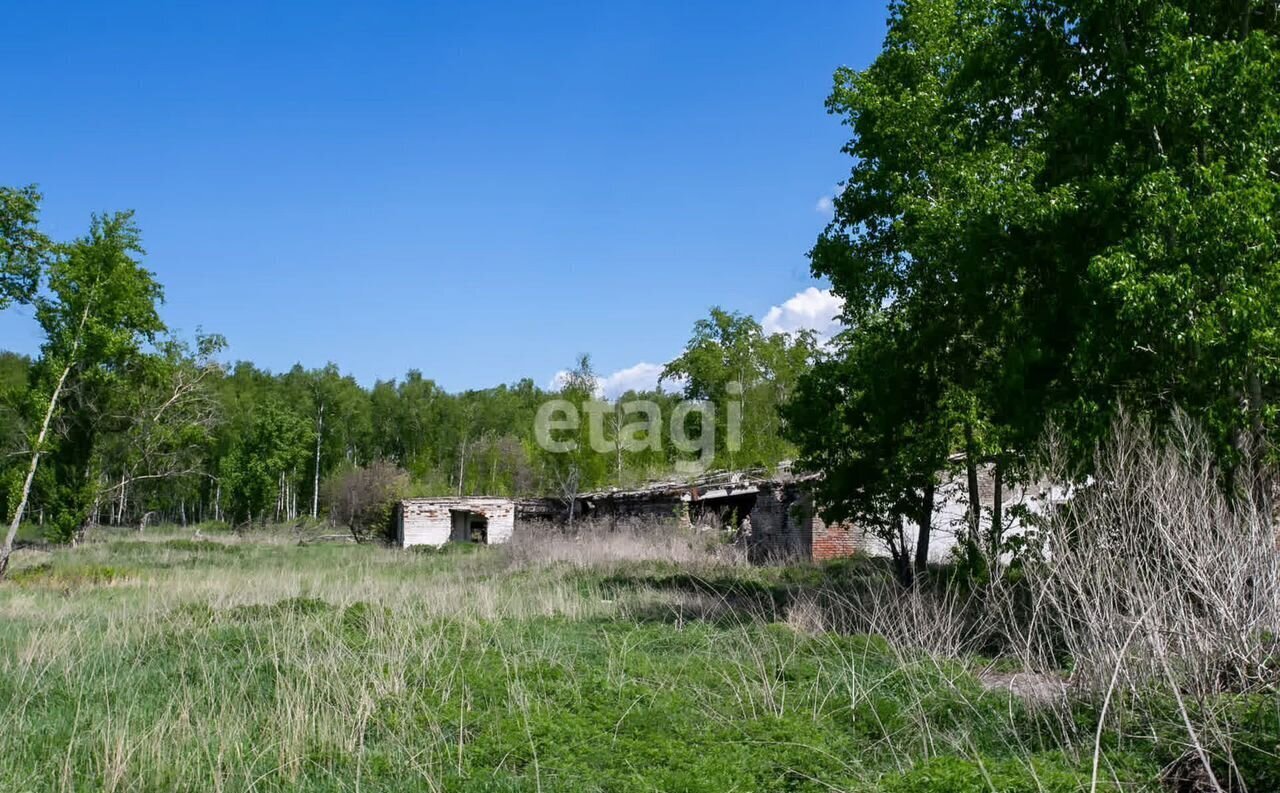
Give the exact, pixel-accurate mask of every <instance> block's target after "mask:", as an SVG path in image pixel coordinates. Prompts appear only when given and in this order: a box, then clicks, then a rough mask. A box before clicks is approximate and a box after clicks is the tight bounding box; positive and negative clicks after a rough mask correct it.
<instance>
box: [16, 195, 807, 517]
mask: <svg viewBox="0 0 1280 793" xmlns="http://www.w3.org/2000/svg"><path fill="white" fill-rule="evenodd" d="M0 201H2V202H3V204H0V207H2V209H0V211H3V213H4V219H5V229H6V234H7V240H8V241H7V243H6V244H7V245H8V247H7V248H6V250H5V252H4V254H3V255H4V260H5V262H6V263H7V265H8V266H7V272H9V273H11V274H12V275H13V277H11V278H9V279H8V280H7V281H6V284H5V285H6V288H7V290H8V291H7V294H8V298H7V300H8V301H13V300H21V301H23V302H30V303H33V304H34V306H35V314H36V318H37V321H38V322H39V324H40V326H41V328H42V329H43V330H44V332H45V334H46V337H47V341H46V343H45V345H44V347H43V348H42V350H41V354H40V356H39V357H38V358H37V359H35V360H31V359H29V358H27V357H24V356H22V355H18V354H15V353H11V352H10V353H0V444H2V446H0V449H2V451H3V457H0V513H3V514H4V515H6V516H8V517H9V518H10V519H12V517H13V515H14V513H15V512H16V511H17V510H18V508H19V504H20V502H21V501H22V499H23V494H24V492H26V496H27V497H26V503H25V504H23V505H22V511H23V512H24V516H25V519H26V521H27V522H29V523H34V524H36V525H37V526H39V527H40V528H41V530H42V531H43V533H44V534H45V535H47V536H48V537H50V538H53V539H62V540H65V539H68V538H72V537H74V536H76V535H77V534H78V533H80V532H81V531H83V529H84V528H85V527H86V526H88V525H92V524H102V525H130V526H142V525H144V524H146V523H147V522H162V521H163V522H175V523H181V524H187V523H192V522H200V521H210V520H214V521H223V522H226V523H230V524H232V525H243V524H247V523H253V522H258V523H261V522H278V521H290V520H296V519H299V518H308V517H309V518H325V517H326V516H328V515H329V514H330V507H331V506H332V505H333V504H334V503H335V502H336V501H337V500H338V492H339V491H340V490H342V489H344V487H350V482H351V479H350V477H352V476H357V477H358V476H359V475H360V472H362V471H366V470H369V469H370V468H371V467H375V468H376V470H378V471H381V472H393V473H394V477H393V478H394V481H395V483H396V484H395V486H396V487H397V488H398V489H399V490H400V491H402V492H403V493H404V494H405V495H437V494H458V495H476V494H485V495H502V496H529V495H553V496H561V497H567V496H572V495H574V494H576V493H578V492H585V491H588V490H591V489H596V488H603V487H613V486H628V485H635V484H638V483H641V482H643V481H646V480H649V479H653V478H657V477H663V476H670V475H673V473H674V471H675V463H676V462H677V461H678V460H679V459H680V457H681V455H682V454H683V452H682V451H681V450H680V449H679V448H677V446H675V445H673V444H672V443H670V442H669V440H668V439H667V437H666V434H665V433H664V432H663V428H662V427H661V426H658V425H653V426H649V427H647V429H646V430H645V431H643V432H641V433H639V435H640V437H639V438H638V440H639V441H640V442H638V443H631V444H616V448H614V449H613V450H612V451H606V452H601V451H600V450H598V449H593V448H592V446H591V443H590V439H589V438H588V430H589V426H588V422H586V421H582V422H581V424H580V429H579V431H578V432H579V435H580V440H581V443H580V445H579V448H578V449H577V450H576V451H575V452H574V453H572V454H563V453H549V452H547V451H545V450H544V449H543V448H541V447H540V446H539V445H538V444H537V443H536V442H535V426H534V425H535V416H536V414H537V411H538V409H539V406H541V405H543V404H544V403H546V402H547V401H548V400H551V399H557V398H563V399H566V400H568V401H569V402H570V403H572V404H574V405H575V406H584V405H587V404H589V403H594V407H595V409H596V410H597V411H598V412H599V413H601V414H603V416H604V418H605V420H604V421H602V422H601V423H602V425H603V427H602V429H603V431H604V434H605V440H606V441H613V440H616V439H617V438H618V437H619V433H621V432H623V431H624V430H626V428H627V426H628V424H630V422H631V419H630V418H628V416H629V414H628V413H627V412H626V406H627V405H628V404H630V403H633V402H634V401H636V400H645V401H648V402H651V403H653V404H654V405H656V406H657V408H658V411H659V415H660V416H671V415H673V414H674V413H675V406H676V404H677V403H678V402H679V401H681V400H682V399H690V400H696V401H698V402H700V403H711V402H719V401H724V400H728V399H732V400H735V401H736V402H738V403H739V404H740V408H739V410H740V415H741V417H742V426H743V429H742V431H741V438H740V441H737V440H735V438H734V436H732V435H731V434H730V433H729V432H727V431H726V430H725V429H724V428H722V426H720V425H723V423H724V422H725V421H727V420H728V417H727V415H726V413H725V412H724V411H721V412H719V413H718V414H717V415H716V417H715V421H716V422H717V425H718V426H717V427H713V428H710V430H711V431H712V432H713V433H714V434H715V438H714V440H715V443H716V452H717V459H718V461H719V463H720V464H722V465H726V466H733V467H761V466H763V467H769V466H773V465H776V464H777V463H778V462H779V461H781V460H784V459H786V458H788V457H790V456H791V455H792V454H793V451H794V448H793V447H792V446H791V444H790V443H789V442H787V441H786V440H785V439H784V437H783V431H782V425H781V421H780V418H779V416H778V411H777V406H778V405H779V404H780V402H781V401H782V400H783V399H785V397H786V395H787V394H789V393H790V392H791V391H793V390H794V389H795V388H796V387H797V385H798V382H799V378H800V377H801V376H802V374H803V373H804V371H806V369H807V368H808V366H809V365H810V364H811V363H812V361H813V360H814V359H815V358H816V357H817V355H818V354H819V352H820V349H819V346H818V344H817V342H816V341H815V339H814V337H813V336H812V335H811V334H809V333H804V332H802V333H798V334H790V335H783V334H777V335H767V334H765V333H764V331H763V330H762V329H761V326H760V324H759V323H757V322H756V321H755V320H753V319H751V318H749V317H746V316H743V315H741V314H735V313H729V312H725V311H721V310H719V309H713V310H712V311H711V313H710V315H709V317H708V318H707V319H704V320H701V321H699V322H698V323H696V325H695V326H694V329H693V331H692V334H691V337H690V340H689V343H688V347H687V349H686V350H685V351H684V353H683V354H682V355H681V356H680V357H678V358H677V359H675V360H673V361H671V362H670V363H669V364H668V366H667V369H666V371H665V373H664V378H665V383H666V387H665V388H663V389H658V390H653V391H648V392H645V393H636V392H631V393H627V394H624V395H622V396H621V397H619V398H618V399H616V400H614V401H613V402H610V403H603V402H602V401H601V397H600V396H599V393H598V391H599V389H598V380H597V378H596V375H595V373H594V371H593V370H592V365H591V360H590V357H589V356H588V355H582V356H580V357H579V359H578V361H577V362H576V364H575V366H574V367H573V368H572V370H571V371H569V372H567V374H566V375H565V376H563V377H562V378H560V380H559V381H558V382H557V383H556V384H555V386H554V387H553V388H543V387H540V386H538V385H536V384H535V383H534V381H533V380H531V379H523V380H520V381H518V382H515V383H512V384H509V385H499V386H496V387H494V388H488V389H483V390H472V391H465V392H462V393H449V392H447V391H446V390H444V389H442V388H441V387H440V386H439V385H437V384H436V383H435V382H434V381H433V380H431V379H430V378H429V377H427V376H424V374H423V373H422V372H420V371H417V370H410V371H409V372H408V373H407V374H406V375H405V376H404V377H403V378H402V379H399V380H387V381H379V382H376V383H374V384H373V385H372V386H371V387H365V386H363V385H362V384H360V383H358V382H356V381H355V380H354V379H353V378H352V377H350V376H349V375H345V374H343V373H342V372H341V371H340V370H339V368H338V367H337V366H335V365H332V364H330V365H328V366H325V367H323V368H320V369H305V368H303V367H302V366H294V367H293V368H292V369H290V370H289V371H287V372H283V373H272V372H269V371H266V370H264V369H261V368H259V367H257V366H255V365H254V364H253V363H250V362H245V361H240V362H236V363H234V364H227V363H225V361H224V356H225V351H226V346H227V345H226V341H225V340H224V339H223V338H222V337H220V336H218V335H214V334H199V335H197V336H196V338H194V339H190V340H185V339H179V338H176V337H173V336H171V335H169V334H168V333H167V331H166V328H165V326H164V324H163V322H161V320H160V318H159V315H158V313H157V307H158V305H159V304H160V303H161V301H162V294H163V293H162V290H161V286H160V285H159V284H158V283H156V281H155V279H154V276H153V275H152V273H150V272H149V271H148V270H146V269H145V268H144V267H143V266H142V263H141V255H142V249H141V236H140V231H139V229H138V228H137V227H136V225H135V224H134V221H133V219H132V217H131V216H130V215H128V214H121V215H113V216H105V217H99V218H95V219H94V220H93V225H92V228H91V230H90V233H89V234H88V235H87V236H85V237H83V238H81V239H78V240H75V241H73V242H70V243H66V244H57V243H54V242H52V241H49V240H47V239H45V238H44V237H43V236H42V235H41V234H40V232H39V227H38V215H37V212H38V208H39V201H40V194H39V193H38V192H37V191H36V189H35V188H34V187H30V188H24V189H6V190H4V191H3V192H0ZM19 265H21V266H19ZM733 383H741V384H742V385H743V388H742V389H740V390H739V389H736V387H735V386H732V385H731V384H733ZM691 423H692V424H694V425H696V422H691ZM690 431H691V432H692V433H693V434H695V435H697V434H698V433H700V432H701V431H702V429H701V428H700V427H698V426H692V427H691V429H690ZM708 437H710V436H708ZM597 445H598V444H597ZM33 452H38V454H39V457H38V458H35V462H33V458H34V455H33ZM37 463H38V464H37ZM31 472H34V474H32V476H31V481H30V486H29V489H28V488H27V486H26V475H27V474H29V473H31Z"/></svg>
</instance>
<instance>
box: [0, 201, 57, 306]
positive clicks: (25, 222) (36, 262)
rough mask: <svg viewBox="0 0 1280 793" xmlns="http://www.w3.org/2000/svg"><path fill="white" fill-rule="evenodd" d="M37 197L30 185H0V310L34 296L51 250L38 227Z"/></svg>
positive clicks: (26, 301)
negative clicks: (14, 186) (15, 186)
mask: <svg viewBox="0 0 1280 793" xmlns="http://www.w3.org/2000/svg"><path fill="white" fill-rule="evenodd" d="M41 198H42V196H41V195H40V192H39V191H38V190H36V188H35V186H34V185H31V186H28V187H20V188H13V187H0V311H3V310H4V309H6V308H8V307H9V306H10V305H11V304H13V303H29V302H31V300H32V299H33V298H35V295H36V288H37V287H38V286H39V284H40V276H41V274H42V272H43V270H44V268H45V266H46V264H47V261H48V257H49V255H50V254H51V252H52V248H53V246H52V244H51V243H50V242H49V239H48V238H47V237H45V236H44V235H43V234H41V233H40V231H39V228H38V221H39V213H40V200H41Z"/></svg>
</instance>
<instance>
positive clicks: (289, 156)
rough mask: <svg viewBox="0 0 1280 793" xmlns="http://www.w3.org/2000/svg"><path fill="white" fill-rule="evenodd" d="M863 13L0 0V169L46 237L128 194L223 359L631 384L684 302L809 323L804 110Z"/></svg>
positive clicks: (679, 324)
mask: <svg viewBox="0 0 1280 793" xmlns="http://www.w3.org/2000/svg"><path fill="white" fill-rule="evenodd" d="M884 19H885V9H884V7H883V5H882V4H881V3H878V2H860V1H856V0H855V2H826V1H825V0H811V1H808V2H800V3H785V2H743V1H741V0H740V1H738V2H732V3H730V2H699V3H689V2H687V1H686V2H663V1H660V0H659V1H654V0H650V1H649V2H643V3H641V2H590V3H588V2H581V3H579V2H561V3H531V2H530V3H520V2H498V1H497V0H489V1H485V0H478V1H477V2H449V3H443V2H403V3H401V2H382V1H379V2H364V3H354V2H348V3H333V2H307V3H260V2H220V3H174V2H163V3H159V2H157V3H130V2H123V3H92V4H90V3H84V4H75V3H59V4H44V3H10V4H8V6H7V7H6V9H5V29H6V32H5V42H6V43H5V48H4V53H3V54H2V55H0V61H3V62H4V73H5V75H6V80H5V81H4V83H3V86H2V87H0V99H3V107H4V108H5V119H4V121H3V123H0V183H2V184H7V185H18V184H27V183H31V182H37V183H39V184H40V186H41V188H42V190H43V191H44V192H45V194H46V203H45V210H44V226H45V229H46V231H47V232H48V233H50V234H51V235H53V236H55V237H58V238H70V237H73V236H76V235H78V234H80V233H82V232H83V230H84V229H85V227H86V226H87V222H88V217H89V214H90V213H91V212H94V211H102V210H114V209H123V208H132V209H135V210H136V211H137V213H138V219H139V222H140V224H141V226H142V229H143V232H144V235H145V240H146V245H147V249H148V256H147V259H146V262H147V265H148V266H149V267H150V268H151V269H153V270H154V271H155V272H156V273H157V274H158V277H159V279H160V280H161V282H162V283H163V284H164V285H165V290H166V297H167V301H166V304H165V307H164V310H163V315H164V317H165V319H166V321H167V322H168V323H169V324H170V326H171V327H173V328H175V329H178V330H181V331H183V332H187V333H190V332H192V331H194V330H195V329H196V328H197V327H203V328H204V329H206V330H210V331H217V332H219V333H222V334H224V335H226V336H227V338H228V339H229V341H230V343H231V352H230V356H231V357H232V358H236V359H248V360H252V361H254V362H255V363H258V364H259V365H262V366H265V367H268V368H271V369H273V370H282V369H285V368H288V367H289V366H291V365H292V364H293V363H294V362H301V363H302V364H303V365H304V366H308V367H312V366H320V365H323V364H324V363H326V362H327V361H333V362H335V363H337V364H338V365H339V366H341V367H342V369H343V370H345V371H349V372H351V373H353V374H354V375H355V376H356V377H357V378H359V379H360V380H361V381H362V382H365V383H371V382H372V381H373V380H375V379H377V378H384V379H385V378H391V377H397V376H400V375H402V374H403V373H404V372H405V371H406V370H408V369H411V368H416V369H420V370H422V372H423V373H424V374H425V375H426V376H427V377H431V378H434V379H436V380H437V381H438V382H439V383H441V384H442V385H443V386H445V387H446V388H449V389H463V388H474V387H484V386H488V385H493V384H496V383H500V382H510V381H513V380H516V379H518V378H520V377H523V376H529V377H533V378H535V379H536V380H538V381H539V382H540V383H546V382H548V381H549V380H550V379H551V378H552V377H553V376H554V373H555V372H556V371H557V370H559V369H562V368H564V367H565V366H567V365H569V364H571V363H572V361H573V359H574V357H575V355H576V354H577V353H579V352H589V353H591V354H592V357H593V359H594V361H595V363H596V366H597V368H598V369H599V370H601V371H602V372H603V373H606V374H608V373H613V372H619V371H632V372H635V371H637V370H636V367H637V366H638V365H640V364H644V363H648V364H651V365H652V364H658V363H661V362H663V361H665V360H667V359H668V358H670V357H672V356H673V355H675V354H677V353H678V352H679V350H680V349H681V347H682V345H683V343H684V342H685V341H686V340H687V338H688V335H689V331H690V328H691V326H692V324H693V322H694V321H695V320H696V319H698V318H700V317H702V316H704V315H705V313H706V311H707V309H708V308H710V307H711V306H712V305H721V306H723V307H725V308H729V309H733V310H739V311H743V312H746V313H749V314H752V315H754V316H757V317H759V318H765V317H766V316H769V315H770V313H771V310H773V311H772V316H773V317H774V320H775V324H776V325H778V326H779V327H781V326H785V325H787V324H788V323H790V324H795V323H796V322H797V321H798V320H797V319H796V318H797V317H799V316H801V315H803V314H804V313H805V312H806V311H809V312H810V313H813V311H815V310H817V311H818V313H821V310H820V309H821V308H822V305H823V299H822V298H823V295H822V293H820V292H806V290H808V289H809V288H810V287H812V286H814V285H815V282H814V281H813V280H812V279H811V278H810V276H809V272H808V265H807V261H806V259H805V252H806V251H807V250H808V248H809V247H810V245H811V244H812V242H813V240H814V238H815V236H816V235H817V233H818V232H819V231H820V230H821V228H822V226H823V224H824V223H825V221H826V219H827V217H828V215H829V211H826V205H825V204H824V203H823V198H824V197H825V196H829V195H830V194H831V192H832V190H833V187H834V185H835V184H837V183H838V182H839V181H840V180H841V179H842V178H843V177H844V176H845V175H846V174H847V172H848V169H849V162H848V160H847V158H846V157H845V156H844V155H842V154H841V153H840V151H839V149H840V146H841V145H842V144H843V143H844V141H845V139H846V138H847V134H848V133H847V129H846V128H845V127H843V126H841V124H840V123H839V120H838V119H836V118H834V117H831V116H828V115H827V114H826V112H825V110H824V107H823V101H824V99H825V97H826V95H827V93H828V92H829V89H830V86H831V73H832V71H833V70H834V69H835V68H836V67H838V66H840V65H850V66H862V65H865V64H866V63H868V62H869V61H870V60H871V58H873V57H874V55H875V53H876V52H877V50H878V49H879V45H880V42H881V40H882V38H883V34H884ZM817 286H819V287H821V284H817ZM797 295H799V297H798V298H794V299H793V297H794V296H797ZM806 295H807V296H808V297H806ZM815 296H816V297H815ZM789 299H792V302H791V303H790V304H787V303H785V301H788V300H789ZM815 307H817V308H816V309H815ZM793 309H794V310H793ZM39 341H40V339H39V336H38V333H37V330H36V328H35V327H34V325H33V323H32V321H31V319H30V312H29V311H28V310H24V309H17V310H10V311H8V312H6V313H5V314H3V315H0V348H8V349H16V350H19V351H22V352H28V353H33V352H35V351H36V350H37V348H38V346H39ZM618 377H620V378H622V379H626V378H627V377H628V375H619V376H618Z"/></svg>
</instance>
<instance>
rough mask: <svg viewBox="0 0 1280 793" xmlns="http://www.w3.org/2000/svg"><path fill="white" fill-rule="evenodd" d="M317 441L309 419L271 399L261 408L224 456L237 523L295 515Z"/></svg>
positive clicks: (223, 468) (225, 476) (224, 476)
mask: <svg viewBox="0 0 1280 793" xmlns="http://www.w3.org/2000/svg"><path fill="white" fill-rule="evenodd" d="M312 441H313V435H312V428H311V424H310V422H309V421H308V419H307V418H306V417H304V416H302V415H300V414H299V413H297V412H295V411H294V410H291V409H290V408H289V407H286V406H285V405H284V404H283V403H281V402H278V401H275V400H270V401H267V402H266V403H264V404H262V405H259V406H257V407H256V409H255V412H254V415H253V417H252V419H251V422H250V424H249V426H248V428H247V431H246V432H245V433H244V434H243V435H241V436H239V437H238V438H236V440H235V441H234V443H233V444H232V446H231V448H230V449H229V451H228V453H227V455H226V456H225V457H223V458H222V460H221V475H222V479H223V481H224V482H225V485H226V489H227V494H228V496H229V497H230V501H231V512H230V514H231V516H232V518H233V519H234V520H236V521H245V522H250V523H251V522H253V521H254V520H259V521H263V522H265V521H266V520H267V519H268V517H269V516H271V517H273V518H274V519H275V520H282V519H292V517H294V516H296V514H297V502H296V494H297V485H298V482H299V479H300V478H301V477H302V473H301V472H302V471H304V470H305V468H304V466H305V465H306V463H307V462H308V458H309V457H310V453H311V445H312Z"/></svg>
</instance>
